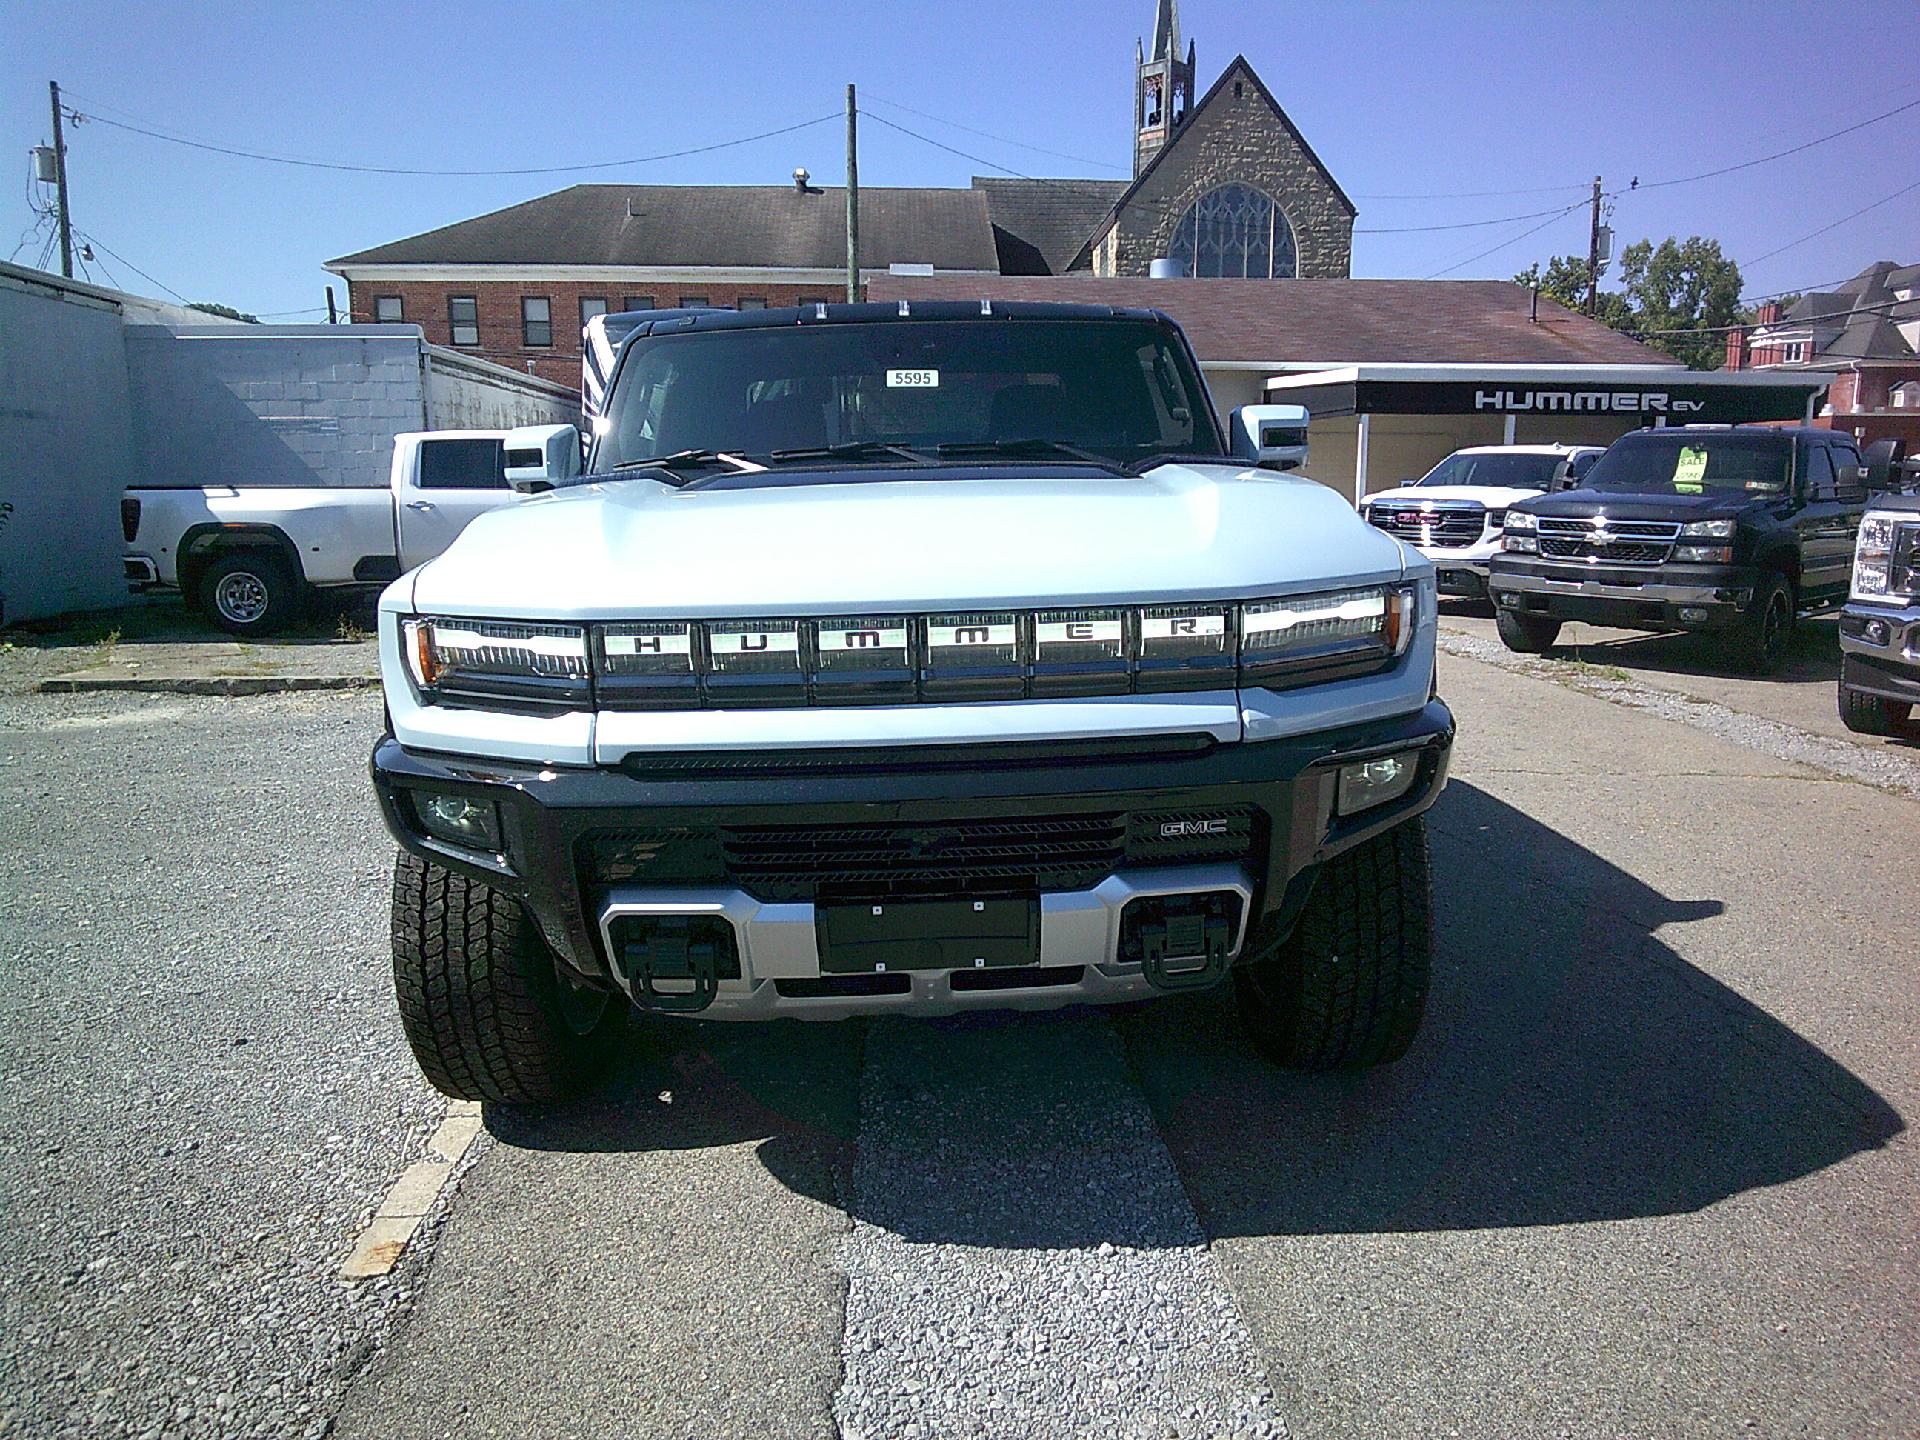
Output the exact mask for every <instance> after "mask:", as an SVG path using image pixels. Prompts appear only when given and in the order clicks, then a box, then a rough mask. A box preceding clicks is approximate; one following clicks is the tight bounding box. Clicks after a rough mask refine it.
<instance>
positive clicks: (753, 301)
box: [734, 295, 767, 310]
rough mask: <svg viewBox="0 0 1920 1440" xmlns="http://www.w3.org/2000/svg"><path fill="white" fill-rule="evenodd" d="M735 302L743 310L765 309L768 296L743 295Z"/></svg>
mask: <svg viewBox="0 0 1920 1440" xmlns="http://www.w3.org/2000/svg"><path fill="white" fill-rule="evenodd" d="M734 304H735V305H737V306H738V307H739V308H740V309H742V310H764V309H766V308H767V297H766V296H764V295H742V296H741V297H740V298H739V299H738V300H736V301H735V302H734Z"/></svg>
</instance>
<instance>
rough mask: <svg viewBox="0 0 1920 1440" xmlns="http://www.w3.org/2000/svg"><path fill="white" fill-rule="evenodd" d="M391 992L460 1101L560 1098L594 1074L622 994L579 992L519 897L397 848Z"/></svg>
mask: <svg viewBox="0 0 1920 1440" xmlns="http://www.w3.org/2000/svg"><path fill="white" fill-rule="evenodd" d="M393 988H394V991H395V993H396V995H397V996H398V998H399V1001H400V1021H401V1024H402V1026H403V1027H404V1028H405V1030H406V1032H407V1043H408V1044H410V1045H411V1046H412V1047H413V1055H414V1058H415V1059H416V1060H418V1061H419V1062H420V1069H421V1070H422V1071H423V1072H425V1074H426V1077H427V1079H428V1080H430V1081H431V1082H432V1083H433V1086H434V1088H435V1089H436V1090H440V1091H442V1092H444V1093H445V1094H448V1095H452V1096H454V1097H455V1098H456V1099H460V1100H500V1101H508V1102H511V1103H518V1104H525V1103H529V1102H534V1101H541V1100H558V1099H561V1098H563V1097H565V1096H567V1095H571V1094H574V1093H575V1092H577V1091H580V1090H583V1089H585V1088H586V1087H587V1086H588V1085H590V1084H591V1083H592V1082H593V1081H594V1079H596V1078H597V1077H598V1075H599V1073H600V1070H601V1068H602V1067H603V1066H604V1065H605V1064H606V1061H607V1059H608V1057H609V1056H610V1055H611V1054H612V1052H613V1048H614V1046H615V1045H616V1044H617V1042H618V1040H619V1037H620V1032H621V1030H622V1028H623V1027H624V1024H625V1020H626V1009H627V1004H626V1001H625V1000H624V999H622V998H620V997H618V996H613V995H609V994H607V993H605V992H603V991H597V990H580V989H575V988H574V987H573V986H571V985H569V984H567V983H566V982H565V981H563V980H562V979H561V978H560V977H559V974H558V973H557V972H556V970H555V969H554V961H553V955H552V952H551V951H549V950H548V949H547V944H546V941H545V940H543V939H542V938H541V936H540V932H539V930H538V928H537V927H536V926H535V925H534V923H533V921H532V919H531V918H530V917H529V916H528V914H527V912H526V911H525V909H523V908H522V907H521V905H520V903H519V902H518V901H517V900H515V899H513V898H512V897H511V896H509V895H505V894H503V893H501V892H500V891H498V890H495V889H493V888H492V887H491V886H487V885H482V884H480V883H479V882H478V881H474V880H469V879H467V878H466V877H465V876H464V875H456V874H454V873H453V872H452V871H450V870H446V869H443V868H442V867H441V866H438V865H433V864H430V863H428V862H427V861H424V860H421V859H419V858H418V857H417V856H413V855H409V854H406V853H405V852H402V853H401V855H400V857H399V859H398V861H397V862H396V863H395V865H394V868H393Z"/></svg>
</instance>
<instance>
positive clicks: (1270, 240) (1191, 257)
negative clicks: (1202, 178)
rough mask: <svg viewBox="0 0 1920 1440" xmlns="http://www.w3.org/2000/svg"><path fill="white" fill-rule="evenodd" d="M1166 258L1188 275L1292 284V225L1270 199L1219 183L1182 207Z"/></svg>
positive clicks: (1295, 266)
mask: <svg viewBox="0 0 1920 1440" xmlns="http://www.w3.org/2000/svg"><path fill="white" fill-rule="evenodd" d="M1167 254H1168V255H1169V256H1170V257H1171V258H1173V259H1175V260H1184V261H1186V262H1187V273H1188V274H1190V275H1204V276H1220V275H1226V276H1232V277H1235V278H1240V277H1245V278H1248V279H1253V280H1291V279H1292V278H1293V277H1294V275H1295V273H1296V272H1297V270H1298V268H1299V267H1298V262H1297V260H1296V257H1295V255H1294V249H1293V227H1292V226H1291V225H1289V224H1288V223H1287V217H1286V216H1285V215H1283V214H1281V213H1280V207H1279V206H1278V205H1276V204H1274V203H1273V197H1272V196H1270V195H1267V194H1265V193H1263V192H1262V191H1259V190H1256V189H1254V188H1253V187H1252V186H1251V185H1222V186H1220V187H1219V188H1218V189H1216V190H1209V191H1208V192H1207V193H1206V194H1204V195H1202V196H1201V197H1200V198H1199V199H1198V200H1196V201H1194V202H1193V204H1191V205H1189V206H1188V207H1187V213H1186V214H1184V215H1182V216H1181V217H1180V223H1179V224H1178V225H1176V226H1174V227H1173V239H1172V240H1171V241H1170V242H1168V245H1167Z"/></svg>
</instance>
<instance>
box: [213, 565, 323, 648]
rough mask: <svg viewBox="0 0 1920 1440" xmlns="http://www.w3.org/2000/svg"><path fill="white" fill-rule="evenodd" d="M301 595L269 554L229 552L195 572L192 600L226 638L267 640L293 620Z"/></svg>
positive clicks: (301, 587) (300, 587)
mask: <svg viewBox="0 0 1920 1440" xmlns="http://www.w3.org/2000/svg"><path fill="white" fill-rule="evenodd" d="M305 591H306V587H305V586H304V585H303V584H302V583H301V581H300V579H299V578H298V577H297V576H295V575H294V573H293V570H292V568H291V567H290V566H289V565H288V564H287V562H286V561H285V560H283V559H281V558H280V557H279V556H278V555H276V554H274V553H273V552H272V551H271V550H231V551H228V552H227V553H226V554H224V555H219V556H216V557H215V558H214V560H213V562H212V563H211V564H210V565H208V566H207V568H206V569H205V570H204V571H202V572H201V575H200V583H199V584H198V585H197V586H195V587H194V598H195V600H196V601H197V602H198V604H199V606H200V608H201V609H202V610H203V611H205V612H206V616H207V618H208V619H209V620H211V621H213V623H214V624H216V625H218V626H219V627H220V628H221V629H222V630H225V631H226V632H227V633H228V634H229V635H249V636H250V635H271V634H273V633H274V631H276V630H281V629H284V628H285V627H286V626H288V625H290V624H292V623H293V621H294V620H295V619H297V618H298V617H299V614H300V612H301V611H302V610H303V609H304V608H305V604H304V602H305V599H306V594H305Z"/></svg>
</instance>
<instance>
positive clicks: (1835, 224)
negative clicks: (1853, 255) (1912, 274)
mask: <svg viewBox="0 0 1920 1440" xmlns="http://www.w3.org/2000/svg"><path fill="white" fill-rule="evenodd" d="M1914 104H1916V105H1920V100H1916V101H1914ZM1913 190H1920V180H1915V181H1914V182H1913V183H1912V184H1911V185H1902V186H1901V187H1900V188H1899V189H1898V190H1896V191H1894V192H1893V194H1891V195H1887V196H1883V197H1882V198H1880V199H1878V200H1875V201H1874V202H1873V203H1872V204H1871V205H1862V206H1861V207H1860V208H1859V209H1858V210H1855V211H1854V212H1853V213H1852V214H1850V215H1842V216H1841V217H1840V218H1839V219H1838V220H1835V221H1832V222H1831V223H1829V224H1826V225H1822V226H1821V227H1820V228H1819V229H1818V230H1809V231H1808V232H1807V233H1806V234H1804V235H1802V236H1801V237H1800V238H1799V239H1798V240H1789V241H1788V242H1787V243H1786V244H1784V245H1781V246H1777V247H1776V248H1774V249H1772V250H1769V251H1767V253H1766V254H1764V255H1756V256H1754V257H1753V259H1751V260H1749V261H1748V262H1747V263H1748V264H1749V265H1758V264H1759V263H1760V262H1761V261H1762V260H1771V259H1772V258H1773V257H1774V256H1776V255H1781V254H1784V253H1786V252H1787V251H1789V250H1791V249H1793V248H1794V247H1795V246H1797V245H1804V244H1806V243H1807V241H1809V240H1812V239H1814V238H1815V237H1817V236H1820V235H1824V234H1826V233H1827V232H1828V231H1829V230H1837V229H1839V228H1840V226H1842V225H1844V224H1846V223H1847V222H1848V221H1849V220H1857V219H1859V218H1860V217H1861V216H1862V215H1864V214H1866V213H1867V212H1868V211H1869V210H1878V209H1879V208H1880V207H1881V206H1882V205H1890V204H1892V203H1893V202H1894V201H1895V200H1898V199H1899V198H1900V197H1901V196H1902V195H1905V194H1907V193H1909V192H1910V191H1913Z"/></svg>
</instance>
